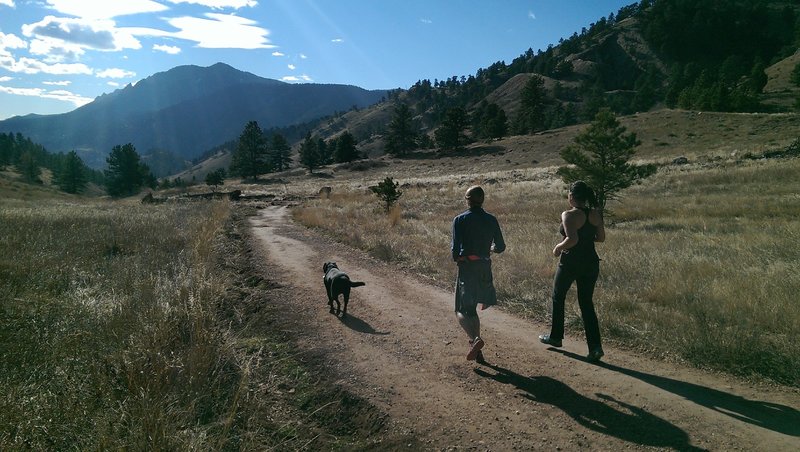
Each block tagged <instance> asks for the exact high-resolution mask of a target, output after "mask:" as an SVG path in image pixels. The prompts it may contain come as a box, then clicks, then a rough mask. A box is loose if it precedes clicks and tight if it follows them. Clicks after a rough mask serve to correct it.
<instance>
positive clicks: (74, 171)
mask: <svg viewBox="0 0 800 452" xmlns="http://www.w3.org/2000/svg"><path fill="white" fill-rule="evenodd" d="M84 168H85V165H84V164H83V160H81V158H80V157H78V153H77V152H75V151H70V152H69V153H68V154H67V155H66V156H65V157H64V160H63V161H62V162H61V168H59V170H58V171H57V172H56V175H55V176H56V177H55V183H56V185H58V186H59V188H61V190H64V191H65V192H67V193H80V192H82V191H83V190H84V189H85V188H86V171H85V169H84Z"/></svg>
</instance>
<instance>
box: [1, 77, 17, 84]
mask: <svg viewBox="0 0 800 452" xmlns="http://www.w3.org/2000/svg"><path fill="white" fill-rule="evenodd" d="M11 80H14V77H9V76H4V77H0V83H5V82H10V81H11Z"/></svg>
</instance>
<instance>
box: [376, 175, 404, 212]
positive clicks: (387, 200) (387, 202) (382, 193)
mask: <svg viewBox="0 0 800 452" xmlns="http://www.w3.org/2000/svg"><path fill="white" fill-rule="evenodd" d="M399 186H400V182H395V181H394V180H393V179H392V178H391V177H387V178H386V179H384V180H383V182H379V183H378V185H376V186H374V187H370V190H372V192H373V193H375V194H376V195H377V196H378V198H380V199H381V201H383V203H384V208H385V209H386V212H387V213H388V212H389V210H390V209H391V208H392V205H393V204H394V203H395V202H397V200H398V199H400V196H401V195H402V194H403V192H401V191H400V190H398V189H397V187H399Z"/></svg>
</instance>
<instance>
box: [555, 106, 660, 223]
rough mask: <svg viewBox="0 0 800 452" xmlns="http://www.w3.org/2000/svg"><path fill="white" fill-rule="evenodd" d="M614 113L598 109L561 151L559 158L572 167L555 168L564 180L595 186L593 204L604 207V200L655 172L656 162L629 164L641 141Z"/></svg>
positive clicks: (613, 197) (614, 197)
mask: <svg viewBox="0 0 800 452" xmlns="http://www.w3.org/2000/svg"><path fill="white" fill-rule="evenodd" d="M626 131H627V130H626V129H625V127H623V126H622V125H620V123H619V121H617V118H616V117H615V116H614V113H612V112H611V111H609V110H608V109H603V110H600V112H599V113H598V114H597V116H595V120H594V122H592V123H591V125H589V127H588V128H587V129H586V130H584V131H583V132H582V133H580V134H578V136H577V137H575V143H574V144H573V145H571V146H569V147H567V148H566V149H564V150H563V151H561V158H563V159H564V161H566V162H567V163H568V164H570V165H571V166H563V167H561V168H559V169H558V174H559V175H560V176H561V178H562V179H563V180H564V182H567V183H571V182H574V181H576V180H583V181H585V182H586V183H587V184H589V185H590V186H591V187H592V188H594V191H595V194H596V195H597V200H596V201H597V202H596V206H597V207H599V208H600V209H603V208H605V205H606V202H607V201H609V200H611V199H616V198H617V197H618V193H619V192H620V191H621V190H623V189H625V188H628V187H630V186H631V185H632V184H633V183H634V182H636V181H637V180H639V179H643V178H645V177H648V176H650V175H652V174H653V173H655V171H656V167H655V165H638V166H637V165H632V164H630V163H628V161H629V160H630V159H631V157H633V155H634V154H635V153H636V150H635V149H634V148H635V147H636V146H638V145H639V144H641V143H640V142H639V141H638V140H637V139H636V134H635V133H630V134H626V133H625V132H626Z"/></svg>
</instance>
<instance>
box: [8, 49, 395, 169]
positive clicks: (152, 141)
mask: <svg viewBox="0 0 800 452" xmlns="http://www.w3.org/2000/svg"><path fill="white" fill-rule="evenodd" d="M384 95H385V91H381V90H374V91H368V90H364V89H362V88H358V87H355V86H349V85H320V84H288V83H283V82H279V81H277V80H270V79H264V78H261V77H257V76H255V75H253V74H250V73H247V72H243V71H239V70H236V69H234V68H232V67H230V66H227V65H225V64H221V63H218V64H215V65H213V66H210V67H207V68H203V67H198V66H180V67H177V68H173V69H171V70H169V71H166V72H163V73H159V74H156V75H153V76H152V77H148V78H147V79H145V80H142V81H141V82H140V83H138V84H136V85H135V86H130V85H129V86H128V87H126V88H124V89H122V90H117V91H115V92H114V93H111V94H108V95H105V96H101V97H99V98H97V99H96V100H95V101H94V102H92V103H90V104H88V105H85V106H83V107H81V108H78V109H76V110H74V111H72V112H69V113H64V114H60V115H46V116H38V115H28V116H22V117H20V116H17V117H13V118H10V119H7V120H4V121H0V131H2V132H14V133H22V134H23V135H25V136H27V137H30V138H31V139H32V140H33V141H35V142H37V143H41V144H42V145H44V146H45V147H46V148H47V149H48V150H49V151H50V152H68V151H70V150H72V149H75V150H77V151H78V152H79V155H80V156H81V158H82V159H83V160H84V161H85V162H86V163H87V164H88V165H90V166H93V167H102V166H103V165H104V164H105V156H106V155H107V154H108V153H109V152H110V151H111V148H112V147H113V146H115V145H117V144H125V143H133V145H134V146H135V147H136V148H137V150H138V151H139V152H140V153H146V152H148V151H150V150H152V149H161V150H168V151H170V152H172V153H173V154H176V155H178V156H180V157H182V158H184V159H192V158H194V157H196V156H198V155H200V154H201V153H202V152H204V151H206V150H207V149H209V148H211V147H213V146H215V145H218V144H220V143H223V142H225V141H228V140H230V139H232V138H234V137H237V136H238V134H239V133H241V131H242V129H243V128H244V125H245V124H246V123H247V122H248V121H258V122H259V124H260V125H261V126H262V127H263V128H270V127H280V126H287V125H291V124H297V123H303V122H306V121H310V120H312V119H315V118H318V117H321V116H325V115H329V114H332V113H334V112H337V111H346V110H349V109H351V108H352V107H354V106H355V107H359V108H361V107H366V106H368V105H372V104H374V103H376V102H379V101H380V100H381V99H382V98H383V97H384Z"/></svg>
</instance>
